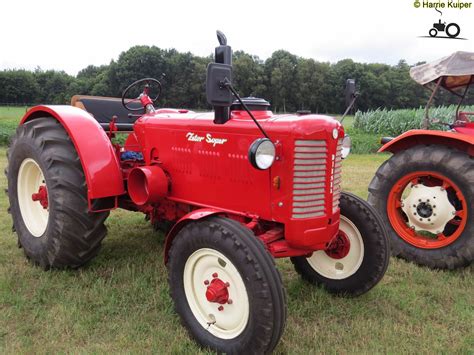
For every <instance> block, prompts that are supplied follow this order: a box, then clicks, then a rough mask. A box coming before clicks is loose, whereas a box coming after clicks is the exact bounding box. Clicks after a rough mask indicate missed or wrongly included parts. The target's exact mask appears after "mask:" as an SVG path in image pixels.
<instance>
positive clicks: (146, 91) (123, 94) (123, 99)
mask: <svg viewBox="0 0 474 355" xmlns="http://www.w3.org/2000/svg"><path fill="white" fill-rule="evenodd" d="M141 83H146V84H145V87H144V89H143V92H142V93H141V94H140V96H139V97H138V98H136V99H126V97H127V94H128V92H129V91H130V90H131V89H132V88H134V87H135V86H137V85H138V84H141ZM150 83H154V84H156V86H157V88H158V92H157V94H156V96H155V97H154V98H151V97H150V100H151V101H152V102H153V103H155V102H156V101H157V100H158V98H159V97H160V95H161V83H160V82H159V81H158V80H157V79H154V78H144V79H140V80H137V81H134V82H133V83H131V84H130V85H129V86H127V88H126V89H125V90H124V91H123V93H122V105H123V107H125V108H126V109H127V110H129V111H132V112H136V111H141V110H143V108H141V107H140V108H133V107H130V106H128V104H130V103H132V102H141V100H140V98H141V97H142V96H143V95H146V96H148V93H149V91H150V87H151V85H150ZM125 100H127V102H125Z"/></svg>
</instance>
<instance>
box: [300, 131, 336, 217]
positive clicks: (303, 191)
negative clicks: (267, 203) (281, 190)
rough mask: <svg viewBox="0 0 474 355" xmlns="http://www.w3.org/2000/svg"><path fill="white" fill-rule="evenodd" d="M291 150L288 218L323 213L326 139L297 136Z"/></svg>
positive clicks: (324, 210)
mask: <svg viewBox="0 0 474 355" xmlns="http://www.w3.org/2000/svg"><path fill="white" fill-rule="evenodd" d="M294 153H295V154H294V169H293V210H292V218H312V217H320V216H324V215H325V214H326V208H325V203H324V202H325V201H324V197H325V192H326V165H327V153H328V150H327V144H326V141H324V140H297V141H295V151H294Z"/></svg>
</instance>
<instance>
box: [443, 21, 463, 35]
mask: <svg viewBox="0 0 474 355" xmlns="http://www.w3.org/2000/svg"><path fill="white" fill-rule="evenodd" d="M460 32H461V28H459V26H458V24H456V23H450V24H449V25H448V26H446V34H447V35H448V37H450V38H456V37H457V36H459V33H460Z"/></svg>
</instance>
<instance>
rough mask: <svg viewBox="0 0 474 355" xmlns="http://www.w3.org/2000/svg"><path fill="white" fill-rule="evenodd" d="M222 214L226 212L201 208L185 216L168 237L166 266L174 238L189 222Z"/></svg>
mask: <svg viewBox="0 0 474 355" xmlns="http://www.w3.org/2000/svg"><path fill="white" fill-rule="evenodd" d="M222 213H224V212H223V211H221V210H218V209H215V208H200V209H198V210H194V211H191V212H189V213H188V214H187V215H185V216H183V217H182V218H181V219H180V220H179V221H178V222H176V224H175V225H174V226H173V228H171V230H170V231H169V232H168V234H167V235H166V240H165V253H164V258H165V264H167V263H168V254H169V251H170V248H171V244H172V243H173V239H174V237H176V235H177V234H178V233H179V231H180V230H181V229H183V227H184V226H185V225H186V224H188V223H189V222H193V221H197V220H199V219H203V218H207V217H209V216H214V215H217V214H222Z"/></svg>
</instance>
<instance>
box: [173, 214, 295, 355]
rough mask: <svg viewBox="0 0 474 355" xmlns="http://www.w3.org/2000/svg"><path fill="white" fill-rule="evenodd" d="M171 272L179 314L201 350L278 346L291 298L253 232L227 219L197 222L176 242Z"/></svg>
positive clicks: (254, 349) (238, 350) (250, 350)
mask: <svg viewBox="0 0 474 355" xmlns="http://www.w3.org/2000/svg"><path fill="white" fill-rule="evenodd" d="M168 269H169V285H170V290H171V296H172V298H173V300H174V302H175V307H176V310H177V312H178V314H179V315H180V317H181V320H182V322H183V323H184V325H185V326H186V328H187V329H188V331H189V332H190V334H191V335H192V336H193V337H194V338H195V339H196V340H197V341H198V342H199V343H200V344H201V345H203V346H205V347H209V348H212V349H214V350H217V351H219V352H225V353H267V352H270V351H271V350H273V348H274V347H275V346H276V345H277V343H278V340H279V339H280V337H281V335H282V333H283V329H284V326H285V321H286V299H285V293H284V290H283V286H282V281H281V278H280V275H279V273H278V271H277V269H276V267H275V264H274V262H273V258H272V257H271V256H270V255H269V254H268V252H267V251H266V250H265V248H264V246H263V244H262V243H261V241H260V240H258V239H257V238H256V237H255V236H254V235H253V234H252V232H250V231H249V230H248V229H246V228H244V227H243V226H241V225H240V224H239V223H237V222H235V221H232V220H229V219H226V218H221V217H211V218H209V219H207V220H204V221H198V222H191V223H189V224H188V225H186V226H185V227H184V228H183V229H182V230H181V231H180V232H179V233H178V235H177V236H176V237H175V239H174V240H173V243H172V245H171V249H170V255H169V261H168Z"/></svg>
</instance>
